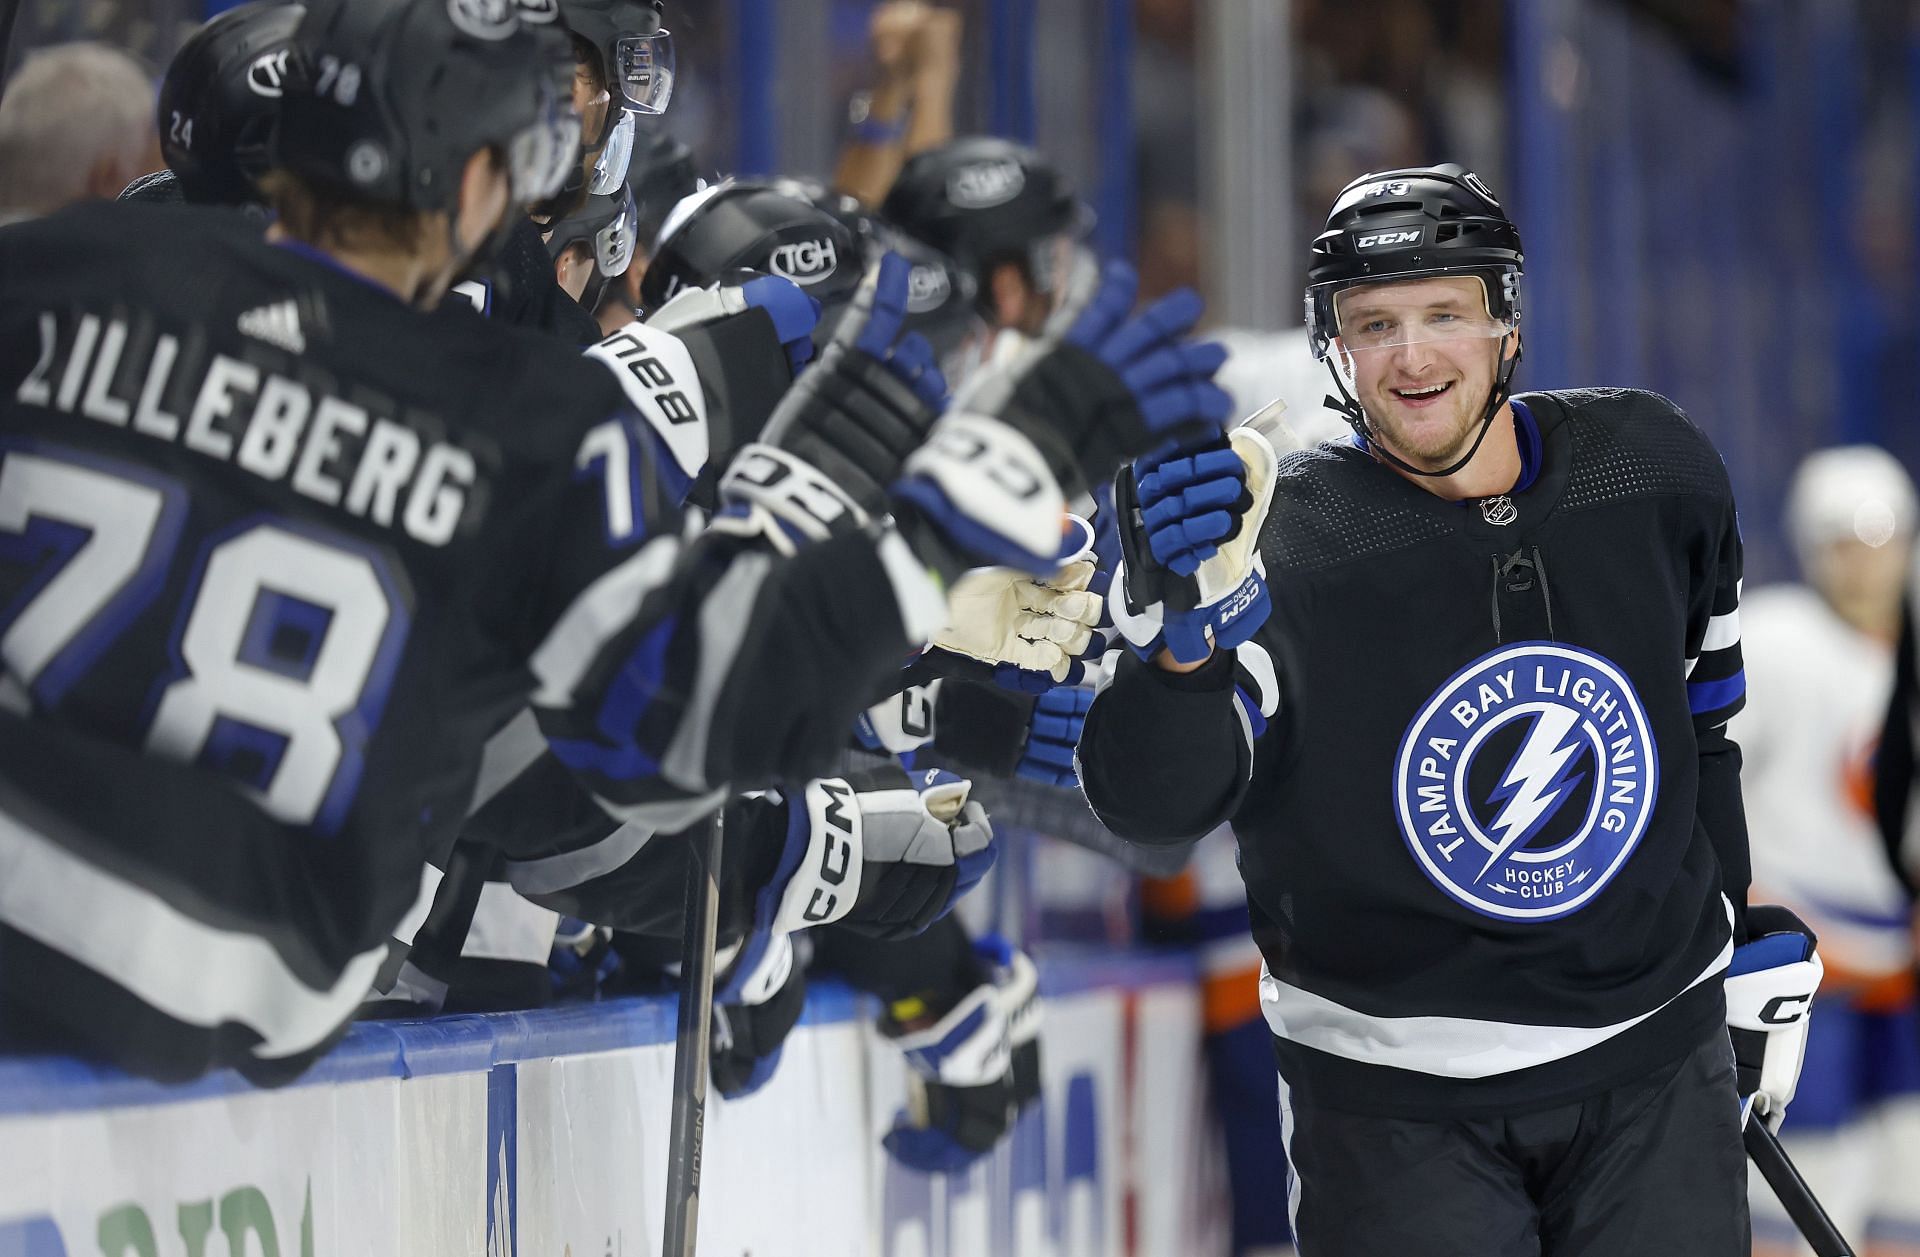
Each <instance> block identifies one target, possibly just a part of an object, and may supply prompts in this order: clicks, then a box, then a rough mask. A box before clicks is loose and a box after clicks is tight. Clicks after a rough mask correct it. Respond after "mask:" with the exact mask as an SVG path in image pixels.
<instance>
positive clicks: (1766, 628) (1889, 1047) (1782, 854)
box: [1733, 446, 1920, 1257]
mask: <svg viewBox="0 0 1920 1257" xmlns="http://www.w3.org/2000/svg"><path fill="white" fill-rule="evenodd" d="M1915 515H1916V508H1915V495H1914V488H1913V483H1912V481H1911V479H1910V478H1909V477H1908V475H1907V473H1906V472H1905V471H1904V470H1903V469H1902V468H1901V466H1900V464H1899V463H1898V462H1896V461H1895V460H1894V459H1893V457H1892V456H1891V455H1889V454H1887V453H1886V452H1885V451H1883V450H1880V449H1878V448H1875V447H1872V446H1847V447H1843V448H1837V449H1828V450H1821V451H1818V452H1816V453H1814V454H1812V455H1811V456H1809V457H1808V458H1807V460H1806V461H1805V462H1804V463H1803V464H1802V465H1801V467H1800V469H1799V471H1798V472H1797V473H1796V475H1795V477H1794V481H1793V488H1792V491H1791V493H1790V495H1789V498H1788V503H1787V523H1788V528H1789V530H1790V532H1791V534H1792V540H1793V544H1794V548H1795V550H1796V551H1797V553H1798V555H1799V558H1800V566H1801V570H1802V573H1803V574H1804V576H1805V582H1806V583H1804V584H1786V585H1776V586H1772V587H1770V588H1766V589H1759V590H1755V591H1754V592H1753V593H1752V594H1751V595H1750V596H1749V597H1748V599H1747V600H1746V604H1745V607H1744V608H1743V610H1742V613H1741V618H1742V624H1741V630H1742V637H1743V641H1744V645H1745V650H1746V668H1747V688H1748V693H1749V695H1750V696H1751V697H1750V702H1749V704H1748V707H1747V710H1746V711H1745V712H1744V713H1743V714H1741V715H1740V716H1739V717H1738V718H1737V719H1736V720H1735V721H1734V726H1733V732H1734V735H1735V736H1736V737H1737V738H1738V740H1739V743H1740V745H1741V746H1742V747H1744V748H1745V750H1746V761H1747V772H1746V774H1745V778H1744V780H1745V788H1746V798H1747V817H1748V824H1749V835H1750V838H1751V842H1752V850H1753V885H1754V897H1755V898H1756V899H1761V900H1774V901H1777V902H1779V903H1782V904H1786V905H1787V906H1789V907H1791V908H1793V909H1794V910H1795V911H1797V912H1798V913H1800V915H1801V916H1802V917H1803V918H1804V919H1805V920H1806V922H1807V923H1808V924H1809V925H1810V926H1812V927H1813V929H1814V931H1815V932H1816V933H1817V934H1818V935H1819V937H1820V951H1821V955H1822V956H1823V958H1824V959H1825V962H1826V978H1825V981H1824V982H1823V983H1822V985H1821V988H1820V996H1819V999H1818V1002H1817V1005H1816V1008H1817V1011H1816V1014H1815V1016H1814V1017H1813V1018H1812V1023H1811V1024H1812V1030H1811V1034H1810V1037H1809V1040H1808V1044H1807V1055H1806V1064H1805V1066H1804V1068H1803V1069H1802V1071H1801V1075H1800V1086H1799V1090H1798V1092H1797V1093H1796V1095H1795V1098H1794V1105H1793V1109H1792V1115H1791V1118H1790V1120H1789V1121H1788V1122H1787V1124H1786V1126H1785V1127H1784V1128H1783V1131H1782V1135H1783V1138H1784V1140H1785V1142H1786V1144H1787V1147H1788V1149H1789V1151H1790V1152H1791V1153H1792V1155H1793V1158H1794V1160H1795V1161H1796V1162H1797V1163H1798V1164H1799V1167H1800V1169H1801V1171H1802V1173H1804V1174H1805V1175H1806V1178H1807V1180H1808V1182H1809V1183H1810V1184H1811V1185H1812V1187H1813V1189H1814V1191H1815V1193H1816V1194H1817V1195H1818V1196H1819V1198H1820V1200H1821V1202H1822V1203H1824V1204H1825V1205H1826V1207H1827V1209H1828V1210H1829V1211H1830V1212H1831V1213H1832V1214H1833V1216H1834V1219H1835V1221H1836V1222H1837V1223H1838V1224H1839V1227H1840V1231H1841V1233H1842V1234H1844V1235H1846V1236H1848V1237H1849V1238H1850V1239H1852V1240H1853V1241H1854V1242H1855V1243H1856V1244H1863V1245H1864V1247H1863V1248H1862V1249H1861V1250H1860V1251H1861V1252H1863V1253H1866V1254H1871V1255H1872V1257H1907V1255H1910V1254H1920V1012H1916V1009H1915V1002H1914V976H1913V975H1914V942H1913V939H1914V936H1913V933H1912V929H1911V924H1912V905H1911V903H1910V902H1909V900H1908V897H1907V894H1906V892H1905V890H1904V889H1903V888H1902V887H1901V885H1900V883H1899V881H1898V879H1897V878H1896V877H1895V876H1894V873H1893V871H1892V869H1891V868H1889V867H1888V864H1887V859H1886V856H1885V854H1884V851H1883V849H1882V846H1881V842H1880V839H1879V836H1878V833H1877V832H1876V829H1875V825H1874V818H1873V801H1872V788H1871V783H1872V765H1873V756H1874V753H1875V750H1876V744H1877V741H1878V737H1879V732H1880V724H1881V719H1882V717H1883V716H1884V714H1885V711H1886V706H1887V698H1888V694H1889V692H1890V690H1891V687H1892V682H1893V657H1892V647H1893V640H1894V636H1895V633H1896V631H1897V629H1898V627H1899V615H1900V589H1901V582H1902V581H1903V579H1904V577H1905V575H1906V571H1907V565H1908V560H1909V557H1910V555H1911V552H1912V541H1913V533H1914V527H1915ZM1752 1195H1753V1231H1754V1252H1755V1254H1756V1255H1757V1257H1786V1255H1787V1254H1794V1253H1803V1252H1806V1251H1807V1250H1806V1249H1805V1248H1804V1246H1803V1245H1802V1244H1801V1241H1800V1240H1799V1239H1798V1237H1797V1233H1796V1232H1795V1231H1794V1229H1793V1225H1792V1223H1791V1222H1790V1221H1789V1220H1788V1219H1787V1216H1786V1214H1785V1212H1784V1211H1783V1210H1782V1209H1781V1207H1780V1205H1779V1204H1778V1202H1777V1201H1776V1200H1775V1199H1774V1197H1773V1194H1772V1192H1771V1191H1769V1190H1768V1188H1767V1186H1766V1185H1765V1183H1764V1182H1762V1181H1761V1180H1760V1178H1759V1177H1758V1175H1755V1176H1754V1177H1753V1189H1752Z"/></svg>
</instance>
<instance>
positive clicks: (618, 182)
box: [587, 109, 634, 196]
mask: <svg viewBox="0 0 1920 1257" xmlns="http://www.w3.org/2000/svg"><path fill="white" fill-rule="evenodd" d="M633 136H634V115H633V114H632V113H629V112H628V111H627V110H624V109H623V110H621V111H620V117H619V120H618V121H616V122H615V123H614V124H613V129H612V130H611V131H609V132H608V133H607V142H606V143H605V144H603V145H601V147H600V155H599V156H598V157H595V158H594V159H593V176H592V179H591V180H590V182H589V183H588V184H587V191H588V192H590V193H591V194H593V195H594V196H611V195H613V193H614V191H615V189H618V188H623V187H625V186H626V184H627V167H628V166H630V165H632V163H633Z"/></svg>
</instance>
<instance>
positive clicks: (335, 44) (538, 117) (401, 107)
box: [274, 0, 580, 210]
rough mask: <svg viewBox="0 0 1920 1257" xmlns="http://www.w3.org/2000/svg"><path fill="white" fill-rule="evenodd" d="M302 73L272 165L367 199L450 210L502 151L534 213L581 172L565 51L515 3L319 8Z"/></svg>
mask: <svg viewBox="0 0 1920 1257" xmlns="http://www.w3.org/2000/svg"><path fill="white" fill-rule="evenodd" d="M294 63H295V67H296V68H295V69H294V72H293V74H292V75H291V78H290V81H289V83H288V86H287V89H286V95H285V99H284V100H283V101H282V102H281V115H280V125H279V127H278V128H277V131H276V136H275V141H274V158H275V163H274V164H275V165H276V166H280V167H283V168H285V169H287V170H289V171H292V172H293V173H295V174H297V175H300V176H301V177H303V178H306V179H310V180H313V181H314V182H316V183H322V184H326V185H330V186H333V187H338V188H344V189H347V190H349V191H351V192H352V193H353V194H354V195H356V196H358V197H360V198H362V199H364V200H367V201H372V202H377V203H382V204H388V205H396V206H401V207H404V208H407V209H414V210H451V209H453V208H454V203H455V201H456V200H457V198H458V196H459V187H460V177H461V172H462V170H463V169H464V168H465V166H466V162H467V159H468V158H469V157H471V156H472V155H473V154H474V153H476V152H478V151H480V150H482V149H485V148H496V149H498V150H499V151H500V152H501V154H502V156H503V158H504V159H505V162H506V165H507V169H508V173H509V175H510V177H511V181H512V189H513V192H512V195H513V199H514V201H515V202H516V203H518V204H520V205H527V204H531V203H532V202H534V201H536V200H539V199H540V198H542V197H545V196H549V195H551V194H552V193H553V191H554V190H555V189H557V188H558V187H559V186H560V184H561V182H562V181H563V180H564V179H565V178H566V175H567V172H568V170H569V169H570V168H571V167H573V166H574V165H575V163H576V161H577V158H578V153H579V134H580V124H579V121H578V119H576V118H575V117H574V115H573V111H572V109H571V108H570V107H569V105H568V94H567V81H568V74H569V73H570V67H571V63H572V58H571V55H570V54H569V52H568V49H567V46H566V41H565V40H564V38H562V36H561V35H560V33H559V31H558V29H557V28H553V27H540V26H534V25H529V24H527V23H524V22H522V20H521V19H520V17H519V15H518V12H517V6H516V5H515V3H514V0H310V2H309V4H308V6H307V16H306V20H305V21H303V22H302V23H301V25H300V29H299V31H298V32H297V34H296V35H295V54H294Z"/></svg>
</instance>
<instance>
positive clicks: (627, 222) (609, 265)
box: [593, 190, 640, 279]
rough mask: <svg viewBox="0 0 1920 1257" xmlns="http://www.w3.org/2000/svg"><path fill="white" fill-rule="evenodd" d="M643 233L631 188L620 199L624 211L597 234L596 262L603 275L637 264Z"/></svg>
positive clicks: (594, 259) (594, 251)
mask: <svg viewBox="0 0 1920 1257" xmlns="http://www.w3.org/2000/svg"><path fill="white" fill-rule="evenodd" d="M639 237H640V211H639V208H638V207H637V206H636V205H634V203H633V192H632V191H631V190H628V191H627V193H626V195H625V196H623V197H622V198H621V200H620V212H619V213H618V214H615V215H614V216H613V221H612V222H610V223H608V224H607V225H606V226H604V227H602V228H601V229H600V230H599V231H597V232H595V233H594V236H593V262H594V265H595V266H596V267H598V268H599V271H600V273H601V274H602V275H604V276H606V277H607V278H608V279H612V278H613V277H614V276H616V275H624V274H626V273H627V267H629V266H631V265H632V264H633V247H634V244H635V242H636V241H637V240H638V239H639Z"/></svg>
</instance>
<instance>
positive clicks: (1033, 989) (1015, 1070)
mask: <svg viewBox="0 0 1920 1257" xmlns="http://www.w3.org/2000/svg"><path fill="white" fill-rule="evenodd" d="M976 950H977V951H979V953H980V955H981V959H982V961H983V962H984V963H985V964H986V965H987V968H988V977H987V980H986V981H985V982H983V983H981V985H979V986H977V987H975V988H974V989H973V990H971V991H969V992H967V993H966V994H965V995H963V996H962V997H961V998H960V999H959V1000H958V1001H957V1002H956V1003H954V1004H953V1005H952V1006H951V1007H950V1008H948V1009H947V1010H946V1011H945V1012H944V1013H943V1014H941V1015H939V1016H938V1017H937V1018H936V1017H931V1016H928V1015H927V1010H926V1009H925V1007H924V1005H923V1003H922V1001H920V1000H908V1001H900V1002H896V1003H895V1004H894V1005H893V1006H892V1007H890V1008H889V1009H888V1011H887V1015H886V1016H885V1017H884V1018H883V1019H882V1020H881V1027H880V1028H881V1033H882V1034H883V1035H885V1036H886V1037H887V1038H889V1039H891V1040H892V1041H893V1042H894V1043H895V1044H896V1045H897V1046H898V1047H899V1048H900V1049H901V1051H902V1052H904V1053H905V1054H906V1057H907V1064H908V1066H909V1068H910V1069H911V1071H912V1073H911V1075H910V1081H909V1094H908V1107H907V1108H906V1109H904V1110H902V1111H901V1112H900V1113H898V1114H897V1115H896V1116H895V1119H894V1126H893V1129H892V1130H890V1131H889V1132H888V1133H887V1135H886V1136H885V1138H884V1139H883V1140H882V1141H881V1142H882V1144H883V1146H884V1147H885V1148H886V1150H887V1152H888V1153H889V1154H891V1155H892V1156H893V1158H894V1159H895V1160H897V1161H899V1162H900V1163H901V1164H902V1165H905V1166H908V1167H909V1168H912V1169H915V1170H919V1171H921V1172H922V1173H926V1174H941V1173H947V1174H951V1173H954V1172H956V1171H959V1170H964V1169H966V1168H967V1167H968V1166H969V1165H972V1164H973V1163H974V1162H975V1161H977V1160H978V1159H979V1158H980V1157H982V1156H984V1155H985V1154H987V1153H989V1152H991V1151H992V1150H993V1148H994V1145H995V1144H997V1143H999V1142H1000V1140H1001V1139H1002V1138H1004V1137H1005V1135H1006V1133H1007V1132H1008V1131H1009V1130H1011V1129H1012V1128H1013V1123H1014V1122H1015V1120H1017V1119H1018V1117H1019V1115H1020V1112H1021V1110H1022V1109H1024V1108H1025V1106H1026V1105H1028V1104H1030V1103H1032V1102H1033V1101H1034V1100H1036V1099H1037V1098H1038V1097H1039V1094H1040V1083H1039V1078H1040V1068H1039V1064H1040V1061H1039V1052H1040V1046H1039V1045H1040V1040H1039V1035H1040V997H1039V976H1038V974H1037V973H1036V972H1035V970H1034V967H1033V962H1032V961H1031V960H1029V959H1028V958H1027V957H1026V956H1025V955H1024V954H1022V953H1021V952H1019V951H1017V950H1015V949H1014V948H1012V947H1011V946H1009V945H1008V944H1007V943H1006V942H1005V941H1004V940H1001V939H998V938H993V937H988V938H984V939H981V940H980V941H979V943H977V944H976Z"/></svg>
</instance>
